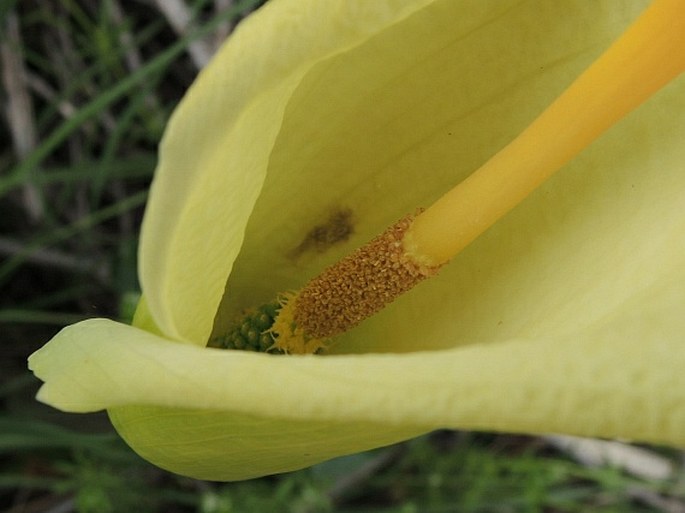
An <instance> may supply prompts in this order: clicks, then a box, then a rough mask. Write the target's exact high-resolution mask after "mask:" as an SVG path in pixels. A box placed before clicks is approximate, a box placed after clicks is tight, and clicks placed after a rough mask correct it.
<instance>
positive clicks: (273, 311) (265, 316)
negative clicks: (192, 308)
mask: <svg viewBox="0 0 685 513" xmlns="http://www.w3.org/2000/svg"><path fill="white" fill-rule="evenodd" d="M280 308H281V305H280V304H279V303H278V302H273V303H267V304H265V305H262V306H260V307H259V308H257V309H255V310H252V311H249V312H247V313H246V314H245V316H244V317H243V318H242V319H241V320H240V321H239V322H238V323H237V324H236V325H235V327H234V328H232V329H231V330H229V331H228V333H226V334H225V335H221V336H219V337H216V338H213V339H212V340H210V341H209V344H208V346H209V347H216V348H219V349H240V350H243V351H257V352H260V353H266V352H269V353H275V354H283V351H281V350H279V349H277V348H275V347H274V337H273V335H272V332H271V331H270V330H271V327H272V326H273V323H274V320H275V319H276V316H277V315H278V311H279V309H280Z"/></svg>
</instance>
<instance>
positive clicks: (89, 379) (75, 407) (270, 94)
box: [30, 0, 685, 480]
mask: <svg viewBox="0 0 685 513" xmlns="http://www.w3.org/2000/svg"><path fill="white" fill-rule="evenodd" d="M644 7H645V2H643V1H634V2H624V3H622V4H621V5H620V6H617V5H616V4H615V3H614V2H609V1H606V2H592V3H589V2H585V1H584V0H577V1H576V0H564V1H563V2H554V3H550V2H544V1H539V2H538V1H529V2H514V1H497V2H483V1H482V0H463V1H460V2H454V1H452V2H441V1H428V0H413V1H407V0H403V1H398V0H394V1H393V0H376V1H375V2H367V1H365V0H330V1H328V2H317V1H315V0H311V1H302V0H299V1H298V2H294V1H287V0H282V1H273V2H271V3H269V4H268V5H267V6H266V7H264V8H262V9H261V10H260V11H259V12H258V13H257V14H255V15H254V16H253V17H251V18H250V19H248V20H247V21H246V22H245V23H244V24H242V25H241V27H239V29H238V30H237V32H236V34H235V35H234V36H233V37H232V39H231V41H230V42H229V43H228V44H227V45H225V46H224V48H223V49H222V50H221V52H220V54H219V55H218V56H217V57H216V58H215V59H214V61H213V62H212V63H211V64H210V66H209V67H208V68H207V69H206V70H205V71H203V73H202V74H201V76H200V77H199V79H198V80H197V82H196V83H195V85H194V86H193V87H192V88H191V89H190V91H189V92H188V94H187V96H186V97H185V99H184V100H183V102H182V103H181V105H180V106H179V108H178V109H177V111H176V112H175V114H174V116H173V118H172V120H171V122H170V124H169V127H168V129H167V132H166V135H165V137H164V140H163V142H162V147H161V151H160V163H159V167H158V170H157V173H156V177H155V182H154V184H153V188H152V192H151V199H150V202H149V204H148V209H147V212H146V216H145V220H144V223H143V231H142V236H141V254H140V277H141V283H142V288H143V293H144V300H143V301H142V302H141V305H140V307H139V309H138V312H137V315H136V318H135V320H134V323H133V326H125V325H122V324H118V323H115V322H112V321H108V320H104V319H94V320H89V321H85V322H82V323H79V324H77V325H74V326H71V327H68V328H66V329H64V330H63V331H62V332H60V333H59V334H58V335H57V336H56V337H55V338H54V339H53V340H52V341H51V342H49V343H48V344H47V345H46V346H45V347H44V348H43V349H41V350H39V351H38V352H37V353H35V354H34V355H32V357H31V359H30V366H31V368H32V369H33V370H34V372H35V373H36V375H37V376H38V377H40V378H41V379H42V380H44V381H45V384H44V385H43V387H42V388H41V390H40V392H39V395H38V398H39V399H40V400H41V401H44V402H46V403H48V404H51V405H53V406H55V407H57V408H60V409H62V410H66V411H74V412H86V411H95V410H100V409H107V411H108V412H109V415H110V418H111V419H112V422H113V424H114V426H115V427H116V429H117V430H118V431H119V433H120V434H121V435H122V437H123V438H124V439H125V440H126V441H127V442H128V443H129V444H130V445H131V447H133V448H134V449H135V450H136V451H137V452H138V453H139V454H141V455H142V456H143V457H144V458H147V459H148V460H150V461H152V462H153V463H155V464H157V465H159V466H161V467H164V468H167V469H169V470H172V471H174V472H178V473H181V474H186V475H190V476H194V477H198V478H204V479H215V480H234V479H245V478H250V477H255V476H259V475H264V474H269V473H276V472H284V471H288V470H293V469H296V468H301V467H304V466H307V465H310V464H313V463H316V462H318V461H322V460H325V459H327V458H331V457H334V456H338V455H342V454H347V453H351V452H356V451H361V450H365V449H368V448H371V447H377V446H381V445H385V444H390V443H393V442H396V441H399V440H403V439H406V438H409V437H412V436H415V435H418V434H420V433H424V432H426V431H429V430H432V429H435V428H445V427H446V428H466V429H488V430H502V431H509V432H525V433H544V432H558V433H568V434H575V435H587V436H601V437H622V438H629V439H635V440H640V441H647V442H656V443H665V444H673V445H683V444H685V430H684V429H683V427H682V426H683V425H685V373H683V372H682V369H683V368H685V346H684V345H683V344H684V343H685V316H683V315H682V305H683V304H685V287H684V286H683V284H684V283H685V237H683V236H682V234H683V233H685V211H684V210H683V205H685V173H683V166H684V163H685V146H684V145H683V144H682V139H683V136H685V116H682V115H680V113H682V112H683V111H685V94H683V92H684V89H685V82H684V81H683V80H682V77H681V78H680V79H678V80H676V81H674V82H673V83H671V84H670V85H669V86H667V87H666V88H665V89H664V90H662V91H661V92H659V93H658V94H657V95H655V96H654V97H653V98H651V99H650V100H649V101H648V102H647V103H646V104H644V105H643V106H642V107H640V108H639V109H637V110H636V111H635V112H633V113H631V114H630V115H629V116H628V117H626V118H625V119H624V120H622V121H621V122H620V123H619V124H618V125H617V126H616V127H614V129H612V130H611V131H610V132H608V133H606V134H605V135H604V136H602V137H601V138H600V139H599V140H597V141H596V142H595V143H593V144H592V145H591V146H590V147H589V148H587V149H586V150H585V151H584V152H583V153H582V154H581V155H580V156H579V157H577V158H576V159H575V160H574V161H573V162H572V163H571V164H569V165H568V166H566V167H565V168H564V170H562V171H561V172H560V173H558V174H557V175H556V176H554V177H553V178H552V179H551V180H550V181H548V182H547V183H546V184H544V185H543V186H542V187H541V188H540V189H538V190H537V191H536V192H535V193H533V194H532V195H531V196H530V197H529V198H528V199H527V200H526V201H525V202H524V203H522V204H521V205H520V206H518V207H517V208H516V209H515V210H514V211H513V212H512V213H511V214H509V215H508V216H507V217H506V218H504V219H503V220H501V221H500V222H498V223H497V224H496V225H495V226H494V227H492V228H491V229H490V230H488V231H487V232H486V233H485V234H484V235H482V236H481V237H480V238H479V239H477V240H476V241H475V242H474V243H472V244H471V245H470V246H469V247H467V248H466V249H465V250H463V251H462V252H461V253H460V254H459V255H457V256H456V258H454V259H453V261H452V262H451V263H450V264H449V265H447V266H445V267H444V268H443V269H442V270H441V272H440V275H439V276H438V277H436V278H433V279H431V280H428V281H426V282H423V283H422V284H420V285H418V286H417V287H416V288H415V289H414V290H413V291H412V292H411V293H409V294H407V295H405V296H403V297H401V298H400V299H398V300H397V301H395V302H394V303H393V304H392V305H390V306H389V307H388V308H386V309H385V310H383V311H382V312H380V313H379V314H377V315H375V316H374V317H372V318H370V319H368V320H367V321H365V322H364V323H362V324H360V325H359V326H357V327H356V328H354V329H352V330H350V331H348V332H347V333H345V334H343V335H341V336H340V337H338V338H337V339H336V340H335V344H334V345H333V346H332V347H331V349H330V351H329V354H326V355H288V356H275V355H270V354H264V353H252V352H246V351H227V350H218V349H212V348H206V347H205V344H206V343H207V340H208V339H209V338H210V337H211V336H212V334H214V335H217V334H221V333H223V332H225V331H226V330H228V329H229V326H230V322H231V321H232V319H233V318H234V317H235V315H236V314H237V312H239V311H240V310H241V309H243V308H245V307H250V306H258V305H260V304H263V303H266V302H269V301H272V300H273V299H274V297H275V295H276V294H278V293H279V292H283V291H288V290H292V289H297V288H299V287H301V286H302V285H303V283H304V282H305V281H306V280H307V279H309V278H311V277H312V276H314V275H316V274H317V273H318V272H320V271H321V270H322V269H323V268H324V267H325V266H326V265H328V264H331V263H333V262H335V261H337V260H339V259H340V258H341V257H342V256H344V255H345V254H346V253H348V252H349V251H350V250H352V249H353V248H355V247H358V246H360V245H362V244H363V243H364V242H366V241H367V240H368V239H370V238H371V237H372V236H373V235H375V234H376V233H378V232H380V231H382V230H383V229H384V228H385V227H386V226H387V225H389V224H391V223H392V222H393V221H394V220H396V219H397V218H399V217H400V216H402V215H403V214H405V213H407V212H412V211H414V209H416V207H418V206H421V205H429V204H430V203H432V202H433V201H434V200H435V199H436V198H437V197H438V196H439V195H440V194H441V193H442V192H444V191H445V190H447V189H449V188H450V187H451V186H452V185H454V184H455V183H457V182H459V181H460V180H462V179H463V178H465V177H466V176H468V175H469V174H470V173H471V172H472V171H473V170H474V169H476V168H477V167H478V166H479V165H480V164H481V163H482V162H483V161H485V160H487V158H488V157H489V156H490V155H492V154H493V153H495V152H496V151H497V150H499V149H500V148H501V147H502V146H503V145H504V144H506V143H507V142H508V141H509V140H511V139H512V138H513V137H515V136H516V135H517V134H518V133H519V132H520V131H521V130H522V129H524V128H525V127H526V125H527V124H528V123H529V122H530V121H531V120H532V119H533V118H534V117H535V116H536V115H537V114H538V113H539V112H540V111H541V110H542V109H543V108H544V107H545V106H546V105H547V104H548V103H549V102H550V101H551V100H553V99H554V98H555V97H556V96H557V95H558V94H559V93H560V92H561V91H562V90H563V89H564V88H565V87H566V86H567V85H568V84H569V83H570V82H571V81H572V80H573V78H575V76H577V75H578V74H579V73H580V72H581V71H582V70H583V69H584V68H586V67H587V66H588V65H589V64H590V63H591V62H592V61H593V60H594V59H595V58H596V57H597V56H598V55H599V54H601V53H602V51H603V50H604V49H605V48H606V47H607V46H608V45H609V44H610V42H611V41H612V40H613V39H615V38H616V37H617V36H618V35H619V34H620V33H621V32H622V31H623V30H624V29H625V28H626V27H627V26H628V25H629V24H630V22H631V21H632V20H633V19H635V18H636V17H637V16H638V15H639V13H640V12H641V11H642V10H643V9H644ZM638 413H639V414H638Z"/></svg>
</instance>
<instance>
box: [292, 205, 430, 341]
mask: <svg viewBox="0 0 685 513" xmlns="http://www.w3.org/2000/svg"><path fill="white" fill-rule="evenodd" d="M413 219H414V217H413V216H407V217H405V218H403V219H401V220H400V221H398V222H397V223H395V224H394V225H392V226H391V227H390V228H388V229H387V230H386V231H385V232H383V233H382V234H381V235H379V236H378V237H376V238H375V239H373V240H372V241H371V242H369V243H368V244H366V245H365V246H362V247H361V248H359V249H357V250H356V251H355V252H354V253H352V254H350V255H349V256H347V257H345V258H343V259H342V260H340V261H339V262H338V263H336V264H335V265H333V266H331V267H329V268H328V269H326V270H325V271H324V272H323V273H321V274H320V275H319V276H317V277H316V278H314V279H313V280H312V281H310V282H309V283H308V284H307V285H305V287H304V288H303V289H302V290H301V291H300V292H299V293H298V294H297V295H296V296H295V297H294V298H293V299H292V301H294V302H295V305H294V312H293V318H294V321H295V324H296V325H297V326H298V328H300V329H302V330H303V331H304V333H306V334H307V335H308V336H310V337H313V338H317V339H326V338H330V337H333V336H335V335H339V334H340V333H343V332H345V331H347V330H349V329H350V328H352V327H354V326H356V325H357V324H359V323H360V322H361V321H362V320H364V319H366V318H367V317H369V316H371V315H373V314H375V313H376V312H378V311H380V310H381V309H383V308H384V307H385V306H387V305H388V304H389V303H391V302H392V301H394V300H395V298H397V297H398V296H400V295H401V294H403V293H404V292H406V291H408V290H409V289H411V288H412V287H414V286H415V285H416V284H418V283H419V282H421V281H422V280H424V279H425V278H427V277H428V276H431V275H433V274H435V273H436V272H437V270H438V268H437V267H434V268H426V267H424V266H421V265H420V264H418V263H417V262H415V261H414V260H412V259H411V258H410V257H409V256H408V255H407V254H406V252H405V248H404V245H403V241H402V239H403V237H404V234H405V232H406V231H407V229H408V228H409V226H410V225H411V223H412V221H413Z"/></svg>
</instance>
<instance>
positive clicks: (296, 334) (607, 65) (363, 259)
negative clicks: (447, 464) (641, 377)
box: [271, 0, 685, 353]
mask: <svg viewBox="0 0 685 513" xmlns="http://www.w3.org/2000/svg"><path fill="white" fill-rule="evenodd" d="M683 70H685V0H655V1H654V2H653V3H652V4H651V5H650V7H648V8H647V9H646V10H645V12H644V13H643V14H642V15H641V16H640V17H639V18H638V19H637V20H636V21H635V23H633V25H631V26H630V27H629V28H628V30H627V31H626V32H625V33H624V34H623V35H622V36H621V37H620V38H619V39H618V40H617V41H615V42H614V44H613V45H612V46H611V47H610V48H609V49H608V50H607V51H606V52H605V53H604V54H603V55H602V56H601V57H600V58H599V59H598V60H597V61H595V62H594V63H593V64H592V65H591V66H590V68H588V69H587V70H586V71H585V72H584V73H583V74H581V75H580V76H579V77H578V78H577V79H576V80H575V81H574V82H573V83H572V84H571V86H570V87H569V88H568V89H567V90H566V91H564V92H563V93H562V94H561V96H559V97H558V98H557V99H556V100H555V101H554V102H553V103H552V104H551V105H550V106H549V107H548V108H547V109H546V110H545V111H544V112H543V113H542V114H541V115H540V116H539V117H538V118H537V119H535V120H534V121H533V122H532V123H531V124H530V126H528V127H527V128H526V129H525V130H524V131H523V132H522V133H521V134H520V135H519V136H518V137H517V138H516V139H514V140H513V141H512V142H511V143H509V145H507V146H506V147H505V148H503V149H502V150H501V151H500V152H499V153H497V154H496V155H495V156H494V157H492V158H491V159H490V160H489V161H488V162H486V163H485V164H484V165H483V166H482V167H481V168H480V169H478V170H477V171H475V172H474V173H473V174H472V175H471V176H469V177H468V178H467V179H466V180H464V181H463V182H461V183H460V184H458V185H457V186H456V187H454V188H453V189H452V190H450V191H449V192H447V193H446V194H445V195H444V196H443V197H442V198H440V199H439V200H438V201H437V202H436V203H434V204H433V205H432V206H431V207H429V208H428V209H426V210H425V211H424V212H422V213H420V214H419V215H418V216H417V217H416V218H413V217H412V216H407V217H406V218H404V219H403V220H401V221H400V222H398V223H397V224H395V225H393V226H392V227H390V228H389V229H388V230H386V232H384V233H383V234H381V235H380V236H379V237H377V238H376V239H374V240H373V241H372V242H370V243H369V244H367V245H366V246H364V247H362V248H360V249H359V250H357V251H356V252H355V253H353V254H351V255H350V256H348V257H346V258H345V259H343V260H341V261H340V262H338V263H337V264H335V265H334V266H332V267H331V268H329V269H327V270H326V271H324V272H323V273H322V274H321V275H319V276H318V277H316V278H315V279H313V280H312V281H311V282H309V283H308V284H307V285H306V286H305V287H304V288H303V289H302V290H301V291H300V292H298V293H297V294H295V295H293V296H292V297H289V298H287V302H286V303H285V305H284V306H283V308H281V310H280V314H279V315H278V316H277V318H276V321H275V323H274V325H273V327H272V329H271V332H272V333H273V334H274V335H275V337H276V338H275V340H276V343H275V347H276V348H278V349H280V350H282V351H285V352H293V353H303V352H314V351H316V350H317V349H318V348H320V347H321V346H322V345H324V343H325V340H326V339H327V338H330V337H332V336H335V335H337V334H340V333H342V332H344V331H346V330H347V329H349V328H351V327H353V326H354V325H356V324H357V323H359V322H360V321H361V320H363V319H364V318H366V317H368V316H370V315H372V314H374V313H375V312H377V311H379V310H380V309H382V308H383V307H384V306H386V305H387V304H388V303H390V302H391V301H393V300H394V299H395V298H396V297H397V296H399V295H400V294H402V293H404V292H405V291H407V290H409V289H410V288H412V287H413V286H414V285H416V284H417V283H418V282H420V281H421V280H423V279H424V278H426V277H427V276H430V275H431V274H434V273H435V272H436V271H437V269H438V268H439V267H440V266H442V265H444V264H445V263H446V262H448V261H449V260H450V259H451V258H452V257H454V256H455V255H456V254H457V253H459V252H460V251H461V250H462V249H464V248H465V247H466V246H467V245H468V244H470V243H471V242H472V241H473V240H474V239H476V238H477V237H478V236H479V235H480V234H481V233H483V232H484V231H485V230H487V229H488V228H489V227H490V226H492V225H493V224H494V223H495V222H496V221H497V220H498V219H500V218H501V217H502V216H504V215H505V214H506V213H507V212H509V211H510V210H511V209H513V208H514V207H515V206H516V205H518V204H519V203H520V202H521V201H523V200H524V199H525V198H526V197H527V196H528V195H529V194H530V193H531V192H533V191H534V190H535V189H536V188H537V187H538V186H539V185H541V184H542V183H543V182H544V181H545V180H547V179H548V178H549V177H550V176H552V175H553V174H554V173H555V172H556V171H557V170H559V169H560V168H561V167H563V166H564V164H566V163H567V162H568V161H569V160H571V159H572V158H573V157H574V156H575V155H577V154H578V153H579V152H581V151H582V150H583V149H584V148H585V147H587V146H588V145H589V144H590V143H592V142H593V141H594V140H595V139H596V138H597V137H599V136H600V135H601V134H602V133H603V132H604V131H606V130H607V129H608V128H610V127H611V126H612V125H613V124H615V123H616V122H617V121H619V120H620V119H621V118H622V117H624V116H625V115H627V114H628V113H630V112H631V111H632V110H633V109H635V108H636V107H638V106H639V105H640V104H641V103H643V102H644V101H645V100H647V99H648V98H649V97H650V96H652V95H653V94H654V93H656V92H657V91H658V90H659V89H661V88H662V87H663V86H665V85H666V84H668V83H669V82H670V81H671V80H673V79H674V78H676V77H677V76H678V75H679V74H680V73H681V72H682V71H683Z"/></svg>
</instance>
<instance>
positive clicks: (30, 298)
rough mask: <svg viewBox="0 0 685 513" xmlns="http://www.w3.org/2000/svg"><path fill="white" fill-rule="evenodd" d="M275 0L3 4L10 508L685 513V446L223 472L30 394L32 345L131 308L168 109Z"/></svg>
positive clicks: (490, 443)
mask: <svg viewBox="0 0 685 513" xmlns="http://www.w3.org/2000/svg"><path fill="white" fill-rule="evenodd" d="M322 1H325V0H322ZM369 1H374V0H369ZM453 1H457V0H453ZM262 3H264V2H263V1H258V0H244V1H237V0H198V1H195V0H102V1H98V0H21V1H18V0H14V1H8V0H0V44H1V60H0V69H1V72H2V84H1V86H0V99H1V101H2V107H3V108H2V115H1V118H0V119H1V120H2V121H1V122H0V138H1V144H0V287H1V288H0V290H1V291H2V294H0V348H1V351H2V353H1V358H0V511H7V512H12V513H19V512H21V513H28V512H46V513H67V512H72V511H75V512H82V513H87V512H93V513H95V512H103V513H109V512H202V513H224V512H225V513H228V512H245V513H252V512H297V513H315V512H329V511H330V512H333V511H335V512H398V513H399V512H403V513H410V512H427V513H429V512H435V513H437V512H491V511H492V512H580V511H592V512H655V511H663V512H668V513H678V512H682V513H685V478H684V477H683V472H682V469H683V464H684V462H685V460H684V458H683V454H682V453H680V452H677V451H673V450H667V449H659V448H648V447H643V448H635V447H632V446H629V445H626V444H620V443H605V442H600V441H578V440H573V439H567V438H556V437H542V438H532V437H514V436H505V435H492V434H485V433H462V432H437V433H433V434H431V435H429V436H425V437H422V438H420V439H417V440H413V441H410V442H407V443H404V444H400V445H398V446H394V447H389V448H383V449H378V450H376V451H371V452H369V453H364V454H359V455H354V456H350V457H346V458H340V459H337V460H333V461H331V462H327V463H324V464H321V465H317V466H316V467H313V468H311V469H307V470H303V471H300V472H295V473H291V474H286V475H282V476H273V477H269V478H264V479H260V480H254V481H248V482H243V483H229V484H224V483H211V482H202V481H196V480H192V479H188V478H184V477H179V476H175V475H172V474H169V473H167V472H164V471H162V470H159V469H157V468H155V467H153V466H151V465H149V464H147V463H146V462H144V461H143V460H141V459H140V458H138V457H137V456H136V455H135V454H134V453H133V452H132V451H131V450H130V449H128V447H126V445H125V444H123V442H121V441H120V440H119V438H118V437H117V435H116V434H115V433H114V432H113V430H112V428H111V426H110V425H109V422H108V421H107V418H106V415H104V414H92V415H66V414H62V413H60V412H58V411H55V410H52V409H50V408H48V407H45V406H43V405H41V404H39V403H37V402H36V401H35V400H34V399H33V397H34V395H35V393H36V390H37V388H38V386H39V383H38V381H37V380H36V379H35V378H33V376H32V375H31V374H30V373H29V372H28V371H27V369H26V358H27V356H28V355H29V354H30V353H32V352H33V351H34V350H36V349H38V348H39V347H40V346H41V345H42V344H44V343H45V342H46V341H47V340H49V339H50V337H51V336H52V335H54V334H55V333H56V332H57V331H58V330H59V329H60V328H61V327H63V326H65V325H67V324H70V323H73V322H76V321H78V320H81V319H85V318H88V317H95V316H101V317H109V318H114V319H119V320H124V321H126V320H128V319H130V316H131V314H132V310H133V308H134V306H135V303H136V301H137V298H138V294H139V288H138V282H137V277H136V251H137V239H138V230H139V226H140V221H141V217H142V213H143V209H144V204H145V200H146V195H147V188H148V186H149V184H150V180H151V178H152V173H153V170H154V167H155V162H156V147H157V144H158V142H159V140H160V138H161V136H162V132H163V129H164V126H165V124H166V121H167V119H168V118H169V115H170V113H171V112H172V110H173V108H174V106H175V105H176V104H177V102H178V101H179V99H180V98H181V97H182V95H183V94H184V92H185V90H186V89H187V88H188V86H189V85H190V84H191V82H192V81H193V79H194V77H195V76H196V74H197V73H198V71H199V70H200V69H201V68H202V66H204V65H205V64H206V62H207V60H208V59H209V58H210V57H211V55H212V53H213V52H214V51H215V50H216V48H217V46H218V45H219V44H220V43H221V42H222V41H223V40H225V39H226V38H227V37H230V33H231V31H232V30H233V29H234V27H235V26H236V25H237V24H238V23H240V21H241V20H242V19H243V18H245V17H246V16H249V14H250V13H251V12H252V11H253V10H254V9H256V8H258V7H259V6H260V5H261V4H262Z"/></svg>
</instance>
